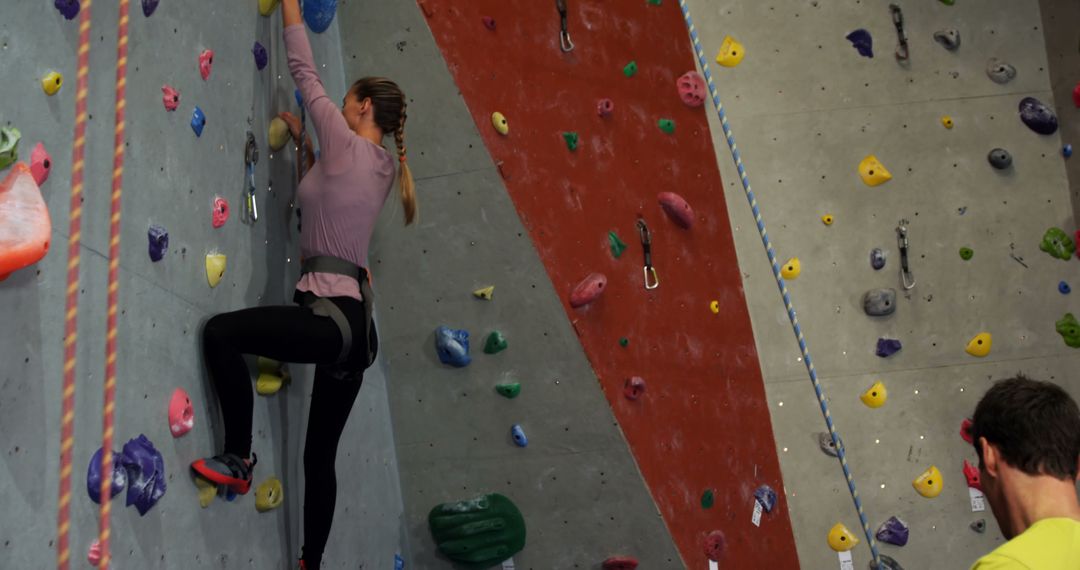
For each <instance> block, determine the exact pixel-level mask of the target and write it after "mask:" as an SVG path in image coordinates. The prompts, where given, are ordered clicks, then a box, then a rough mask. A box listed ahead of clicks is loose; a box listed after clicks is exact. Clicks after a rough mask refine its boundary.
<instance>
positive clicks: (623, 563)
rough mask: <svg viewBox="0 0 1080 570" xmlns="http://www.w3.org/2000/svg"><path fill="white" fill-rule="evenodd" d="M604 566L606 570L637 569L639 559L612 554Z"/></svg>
mask: <svg viewBox="0 0 1080 570" xmlns="http://www.w3.org/2000/svg"><path fill="white" fill-rule="evenodd" d="M602 567H603V569H604V570H635V569H636V568H637V567H638V561H637V558H634V557H632V556H612V557H611V558H608V559H607V560H605V561H604V564H603V566H602Z"/></svg>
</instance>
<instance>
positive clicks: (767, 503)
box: [754, 485, 776, 513]
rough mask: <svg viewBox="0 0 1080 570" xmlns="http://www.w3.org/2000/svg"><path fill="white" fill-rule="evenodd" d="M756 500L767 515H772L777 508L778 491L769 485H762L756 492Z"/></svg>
mask: <svg viewBox="0 0 1080 570" xmlns="http://www.w3.org/2000/svg"><path fill="white" fill-rule="evenodd" d="M754 500H755V501H757V502H758V504H760V505H761V509H762V510H764V511H765V512H766V513H771V512H772V510H773V507H775V506H776V491H774V490H773V488H772V487H770V486H768V485H762V486H760V487H758V488H757V489H755V490H754Z"/></svg>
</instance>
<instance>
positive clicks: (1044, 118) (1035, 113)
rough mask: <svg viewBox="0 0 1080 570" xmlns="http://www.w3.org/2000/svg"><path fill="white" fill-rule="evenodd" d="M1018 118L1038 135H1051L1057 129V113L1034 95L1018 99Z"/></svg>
mask: <svg viewBox="0 0 1080 570" xmlns="http://www.w3.org/2000/svg"><path fill="white" fill-rule="evenodd" d="M1020 120H1021V121H1023V122H1024V124H1025V125H1027V126H1028V128H1029V129H1031V130H1033V131H1035V132H1037V133H1039V134H1040V135H1052V134H1054V133H1055V132H1057V129H1058V119H1057V115H1055V114H1054V111H1053V110H1051V109H1050V107H1047V106H1046V105H1045V104H1043V102H1042V101H1039V100H1038V99H1036V98H1034V97H1024V98H1023V99H1021V100H1020Z"/></svg>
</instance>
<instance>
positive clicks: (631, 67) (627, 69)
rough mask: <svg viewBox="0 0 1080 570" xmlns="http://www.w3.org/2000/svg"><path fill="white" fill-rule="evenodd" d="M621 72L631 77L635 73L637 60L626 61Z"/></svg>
mask: <svg viewBox="0 0 1080 570" xmlns="http://www.w3.org/2000/svg"><path fill="white" fill-rule="evenodd" d="M622 72H623V75H625V76H627V77H633V76H634V74H635V73H637V62H636V61H633V60H631V61H630V63H627V64H626V65H625V66H623V68H622Z"/></svg>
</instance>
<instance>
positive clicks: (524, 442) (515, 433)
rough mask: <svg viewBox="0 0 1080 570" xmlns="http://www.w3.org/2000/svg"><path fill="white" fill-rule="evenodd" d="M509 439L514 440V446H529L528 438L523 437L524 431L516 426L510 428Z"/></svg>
mask: <svg viewBox="0 0 1080 570" xmlns="http://www.w3.org/2000/svg"><path fill="white" fill-rule="evenodd" d="M510 437H513V438H514V444H515V445H517V446H518V447H528V445H529V438H527V437H525V430H523V429H521V426H520V425H518V424H514V425H513V426H511V427H510Z"/></svg>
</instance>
